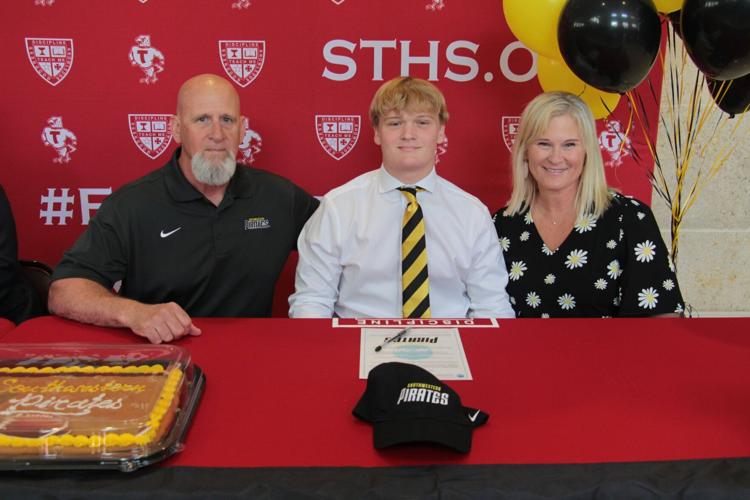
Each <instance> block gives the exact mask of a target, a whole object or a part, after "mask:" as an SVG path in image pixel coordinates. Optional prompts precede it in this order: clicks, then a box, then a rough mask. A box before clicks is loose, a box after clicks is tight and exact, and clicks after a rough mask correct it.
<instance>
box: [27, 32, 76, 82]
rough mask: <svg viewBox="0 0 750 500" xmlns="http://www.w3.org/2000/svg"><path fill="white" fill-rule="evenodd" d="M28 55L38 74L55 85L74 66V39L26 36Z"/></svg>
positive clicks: (63, 78)
mask: <svg viewBox="0 0 750 500" xmlns="http://www.w3.org/2000/svg"><path fill="white" fill-rule="evenodd" d="M26 55H27V56H28V57H29V62H30V63H31V67H32V68H34V71H36V74H37V75H39V76H41V77H42V79H43V80H44V81H45V82H47V83H49V84H50V85H52V86H53V87H54V86H55V85H57V84H58V83H60V82H61V81H63V80H65V77H66V76H68V73H69V72H70V68H72V67H73V39H72V38H26Z"/></svg>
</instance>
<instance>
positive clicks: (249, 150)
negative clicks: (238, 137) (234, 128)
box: [237, 116, 263, 165]
mask: <svg viewBox="0 0 750 500" xmlns="http://www.w3.org/2000/svg"><path fill="white" fill-rule="evenodd" d="M242 126H243V127H244V128H245V135H243V136H242V142H241V143H240V146H239V153H240V154H239V156H238V157H237V163H242V164H243V165H252V164H253V163H255V155H257V154H258V153H260V149H261V147H262V146H263V138H262V137H261V136H260V134H259V133H258V132H256V131H255V130H253V129H251V128H250V120H248V118H247V116H243V117H242Z"/></svg>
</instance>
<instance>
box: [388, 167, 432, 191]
mask: <svg viewBox="0 0 750 500" xmlns="http://www.w3.org/2000/svg"><path fill="white" fill-rule="evenodd" d="M378 177H379V179H378V184H379V189H380V192H381V193H387V192H388V191H393V190H395V189H398V188H400V187H401V186H407V187H410V186H411V187H413V186H419V187H421V188H422V189H424V190H425V191H427V192H428V193H431V192H433V191H435V183H436V182H437V172H435V167H432V170H430V173H429V174H427V175H426V176H424V177H423V178H421V179H420V180H419V181H417V182H415V183H414V184H404V183H403V182H401V181H400V180H398V179H396V178H395V177H393V176H392V175H391V174H389V173H388V171H387V170H386V169H385V167H384V166H383V165H381V166H380V170H379V171H378Z"/></svg>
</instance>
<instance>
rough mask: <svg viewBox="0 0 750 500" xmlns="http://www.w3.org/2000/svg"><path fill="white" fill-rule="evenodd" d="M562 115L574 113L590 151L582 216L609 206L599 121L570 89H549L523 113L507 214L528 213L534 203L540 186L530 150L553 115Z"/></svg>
mask: <svg viewBox="0 0 750 500" xmlns="http://www.w3.org/2000/svg"><path fill="white" fill-rule="evenodd" d="M562 115H567V116H570V117H571V118H572V119H573V121H574V122H575V123H576V125H577V127H578V133H579V134H580V135H581V139H582V140H583V147H584V151H585V152H586V156H585V158H584V161H583V171H582V172H581V178H580V179H579V182H578V191H577V192H576V200H575V205H576V211H577V212H578V217H581V216H583V215H584V214H586V213H591V214H593V215H594V216H595V217H599V216H601V215H602V213H604V211H605V210H606V209H607V208H608V207H609V202H610V200H611V199H612V192H611V191H610V189H609V188H608V187H607V180H606V178H605V176H604V163H603V162H602V155H601V152H600V151H599V140H598V139H597V136H596V122H595V121H594V116H593V115H592V114H591V110H590V109H589V107H588V106H587V105H586V103H585V102H583V101H582V100H581V99H580V98H579V97H577V96H575V95H573V94H570V93H568V92H545V93H543V94H540V95H538V96H536V97H535V98H534V99H532V100H531V102H529V104H527V105H526V108H525V109H524V110H523V113H522V114H521V122H520V125H519V127H518V134H517V135H516V139H515V142H514V143H513V151H512V153H511V166H512V169H513V192H512V193H511V195H510V200H508V208H507V209H506V210H505V212H504V214H505V215H508V216H510V215H515V214H517V213H520V212H524V211H525V210H526V209H527V208H528V207H530V206H531V204H532V203H533V202H534V198H535V197H536V195H537V191H538V188H537V184H536V181H535V180H534V178H533V177H532V176H531V174H530V173H529V165H528V162H527V160H526V152H527V149H528V147H529V145H530V144H531V143H532V142H533V141H535V140H536V139H538V138H539V137H540V136H541V135H542V134H544V132H545V130H547V127H548V126H549V123H550V121H551V120H552V118H555V117H557V116H562Z"/></svg>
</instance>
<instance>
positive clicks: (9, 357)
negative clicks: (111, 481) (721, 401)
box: [0, 344, 205, 471]
mask: <svg viewBox="0 0 750 500" xmlns="http://www.w3.org/2000/svg"><path fill="white" fill-rule="evenodd" d="M204 383H205V377H204V376H203V373H202V372H201V370H200V368H199V367H197V366H195V365H194V364H193V363H191V360H190V354H189V352H188V351H187V350H186V349H184V348H181V347H176V346H172V345H99V344H0V470H29V469H99V468H104V469H119V470H122V471H132V470H136V469H139V468H141V467H144V466H146V465H149V464H151V463H154V462H157V461H159V460H163V459H164V458H166V457H168V456H170V455H172V454H174V453H176V452H178V451H180V450H182V448H183V446H184V438H185V435H186V433H187V430H188V427H189V425H190V422H191V420H192V416H193V413H194V412H195V409H196V407H197V405H198V403H199V401H200V396H201V393H202V390H203V386H204Z"/></svg>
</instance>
